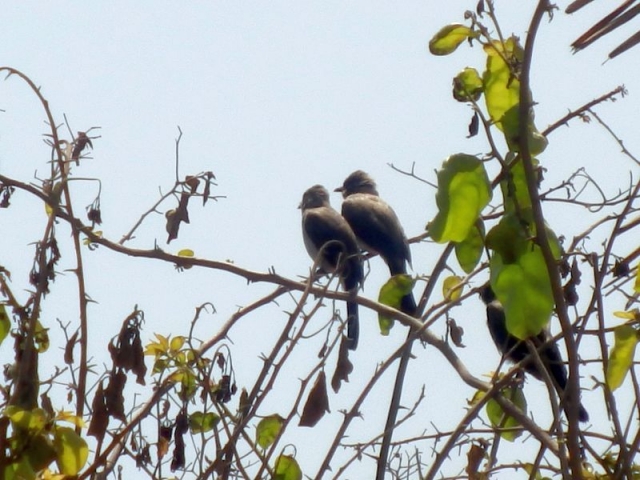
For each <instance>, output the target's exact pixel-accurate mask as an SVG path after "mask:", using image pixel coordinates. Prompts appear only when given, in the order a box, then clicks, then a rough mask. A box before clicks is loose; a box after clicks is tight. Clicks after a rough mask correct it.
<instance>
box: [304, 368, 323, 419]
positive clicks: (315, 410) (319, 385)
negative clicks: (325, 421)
mask: <svg viewBox="0 0 640 480" xmlns="http://www.w3.org/2000/svg"><path fill="white" fill-rule="evenodd" d="M325 412H330V410H329V396H328V395H327V377H326V375H325V373H324V370H323V371H321V372H320V373H319V374H318V378H316V383H315V384H314V385H313V388H312V389H311V391H310V392H309V397H308V398H307V403H305V404H304V409H303V410H302V416H301V417H300V426H301V427H314V426H315V425H316V424H317V423H318V422H319V421H320V419H321V418H322V417H324V414H325Z"/></svg>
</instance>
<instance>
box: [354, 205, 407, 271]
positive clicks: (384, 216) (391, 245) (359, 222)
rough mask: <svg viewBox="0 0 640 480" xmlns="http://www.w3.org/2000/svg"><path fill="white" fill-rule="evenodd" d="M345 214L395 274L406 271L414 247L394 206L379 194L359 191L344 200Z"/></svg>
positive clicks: (365, 244) (367, 243)
mask: <svg viewBox="0 0 640 480" xmlns="http://www.w3.org/2000/svg"><path fill="white" fill-rule="evenodd" d="M342 215H343V216H344V218H346V219H347V221H348V222H349V225H351V228H352V229H353V231H354V233H355V234H356V236H357V237H358V239H359V240H360V241H361V243H362V244H363V246H364V247H365V248H367V249H368V250H371V251H373V252H376V253H378V254H380V255H381V256H382V257H383V258H384V260H385V261H386V262H387V264H388V265H389V268H390V270H391V273H392V275H395V274H398V273H406V266H405V262H409V263H411V251H410V250H409V244H408V243H407V239H406V237H405V234H404V230H403V229H402V226H401V225H400V221H399V220H398V217H397V215H396V213H395V212H394V211H393V209H392V208H391V207H390V206H389V205H388V204H387V203H386V202H385V201H384V200H382V199H381V198H380V197H377V196H375V195H368V194H362V193H357V194H354V195H349V196H348V197H347V198H346V199H345V200H344V202H343V203H342Z"/></svg>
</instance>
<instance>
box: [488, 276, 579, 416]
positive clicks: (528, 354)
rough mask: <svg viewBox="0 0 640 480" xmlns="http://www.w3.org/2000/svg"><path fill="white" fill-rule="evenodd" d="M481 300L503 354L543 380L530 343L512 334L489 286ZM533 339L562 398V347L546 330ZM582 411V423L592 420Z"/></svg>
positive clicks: (564, 380) (564, 376)
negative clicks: (559, 346) (485, 307)
mask: <svg viewBox="0 0 640 480" xmlns="http://www.w3.org/2000/svg"><path fill="white" fill-rule="evenodd" d="M480 297H481V298H482V301H483V302H484V303H485V305H486V306H487V326H488V327H489V332H490V333H491V337H492V338H493V342H494V343H495V344H496V347H497V348H498V350H499V351H500V353H502V355H504V356H505V357H506V358H507V359H509V360H511V361H512V362H514V363H521V364H522V368H523V369H524V371H525V372H527V373H528V374H530V375H532V376H534V377H535V378H537V379H538V380H541V381H543V374H542V372H541V371H540V370H539V369H538V365H537V364H536V362H535V358H534V357H533V356H532V351H531V350H530V347H529V343H528V342H526V341H523V340H520V339H518V338H517V337H515V336H513V335H512V334H510V333H509V331H508V330H507V324H506V317H505V313H504V308H503V306H502V304H501V303H500V301H498V299H497V298H496V295H495V293H494V292H493V290H492V289H491V287H490V286H489V285H486V286H485V287H483V289H482V290H481V291H480ZM529 340H530V341H531V346H532V348H535V349H537V351H538V356H539V357H540V360H541V361H542V364H543V365H544V368H545V369H546V370H547V372H548V373H549V377H551V379H552V380H553V383H554V384H555V386H556V388H557V389H558V393H559V394H560V397H562V396H563V393H564V391H565V389H566V388H567V368H566V366H565V364H564V362H563V361H562V356H561V355H560V350H559V349H558V345H557V344H556V343H555V342H554V341H552V340H551V335H550V333H549V332H548V331H547V330H546V329H543V330H542V331H541V332H540V333H539V334H538V335H536V336H535V337H531V338H530V339H529ZM579 408H580V410H579V411H578V418H579V420H580V421H581V422H586V421H588V420H589V414H588V413H587V411H586V410H585V409H584V407H583V406H582V404H580V407H579Z"/></svg>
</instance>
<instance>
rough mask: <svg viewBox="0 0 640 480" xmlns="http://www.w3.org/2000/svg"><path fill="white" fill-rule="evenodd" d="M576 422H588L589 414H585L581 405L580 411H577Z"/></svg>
mask: <svg viewBox="0 0 640 480" xmlns="http://www.w3.org/2000/svg"><path fill="white" fill-rule="evenodd" d="M578 420H580V421H581V422H588V421H589V413H587V411H586V410H585V409H584V407H583V406H582V404H580V410H579V411H578Z"/></svg>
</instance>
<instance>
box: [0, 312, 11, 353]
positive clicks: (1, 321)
mask: <svg viewBox="0 0 640 480" xmlns="http://www.w3.org/2000/svg"><path fill="white" fill-rule="evenodd" d="M10 330H11V320H9V315H7V309H6V306H5V304H4V303H0V345H2V342H3V341H4V339H5V338H7V335H9V331H10Z"/></svg>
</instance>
